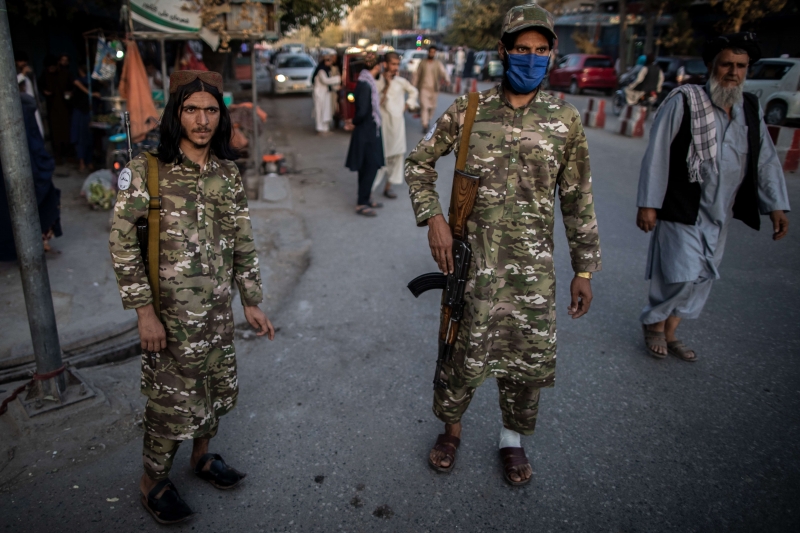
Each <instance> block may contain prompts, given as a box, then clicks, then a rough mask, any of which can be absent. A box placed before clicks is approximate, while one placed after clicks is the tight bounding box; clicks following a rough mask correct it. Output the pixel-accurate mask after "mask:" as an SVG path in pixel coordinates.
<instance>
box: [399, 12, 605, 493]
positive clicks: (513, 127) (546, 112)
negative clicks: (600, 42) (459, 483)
mask: <svg viewBox="0 0 800 533" xmlns="http://www.w3.org/2000/svg"><path fill="white" fill-rule="evenodd" d="M555 38H556V36H555V33H554V30H553V16H552V15H551V14H550V13H549V12H547V11H546V10H544V9H543V8H541V7H540V6H538V5H536V4H526V5H522V6H517V7H514V8H512V9H511V10H509V12H508V13H507V14H506V16H505V19H504V23H503V27H502V34H501V40H500V42H499V43H498V53H499V54H500V57H501V58H502V60H503V66H504V78H503V83H502V84H501V85H498V86H497V87H494V88H492V89H490V90H488V91H482V92H480V93H479V100H478V109H477V114H476V116H475V122H474V125H473V128H472V135H471V137H470V138H469V139H468V140H463V142H462V140H461V139H460V135H461V132H462V128H463V125H464V117H465V112H466V108H467V101H468V99H467V97H460V98H458V99H457V100H456V101H455V103H453V105H451V106H450V108H449V109H448V110H447V111H446V112H445V114H444V115H442V116H441V117H440V118H439V120H438V121H437V122H436V125H435V127H434V128H433V129H432V130H431V132H430V133H428V135H427V136H426V137H425V138H424V139H423V140H422V141H421V142H420V143H419V145H417V147H416V148H415V149H414V150H413V151H412V152H411V155H410V156H409V157H408V159H407V160H406V181H407V182H408V184H409V189H410V196H411V202H412V205H413V207H414V212H415V214H416V220H417V224H418V225H419V226H425V225H427V226H428V241H429V244H430V248H431V253H432V255H433V257H434V259H435V260H436V263H437V264H438V265H439V268H440V270H441V271H442V272H445V273H449V272H452V269H453V256H452V243H453V239H452V234H451V231H450V227H449V226H448V224H447V222H446V221H445V218H444V216H443V215H442V208H441V205H440V204H439V197H438V194H437V192H436V188H435V183H436V179H437V173H436V170H435V164H436V161H437V160H438V159H439V158H440V157H441V156H443V155H446V154H448V153H450V152H451V151H452V150H454V149H455V150H469V152H468V156H467V165H466V169H465V172H466V173H467V174H471V175H474V176H478V177H480V185H479V189H478V195H477V198H476V201H475V207H474V209H473V211H472V214H471V215H470V217H469V219H468V220H467V234H468V242H469V244H470V245H471V246H472V263H471V265H470V268H469V275H468V280H469V281H468V282H467V286H466V291H465V295H464V301H465V303H466V307H465V309H464V315H463V318H462V320H461V327H460V328H459V332H458V337H457V340H456V345H455V350H454V352H453V357H452V359H451V361H450V362H449V363H447V364H445V365H444V369H443V371H442V373H441V375H440V376H439V377H440V379H442V380H443V381H445V382H446V383H447V387H446V388H437V389H436V391H435V393H434V400H433V411H434V413H435V414H436V416H437V417H438V418H439V419H440V420H441V421H442V422H444V423H445V428H444V429H445V431H444V434H443V435H439V437H438V439H437V441H436V444H435V446H434V447H433V449H432V450H431V452H430V455H429V457H428V461H429V463H430V465H431V466H432V467H433V468H434V469H436V470H439V471H443V472H448V471H450V470H451V469H452V468H453V465H454V462H455V458H456V450H457V448H458V446H459V444H460V442H461V441H460V438H461V428H462V426H461V417H462V416H463V414H464V412H465V411H466V410H467V407H468V406H469V403H470V401H471V400H472V397H473V395H474V393H475V390H476V388H477V387H478V386H480V385H481V384H482V383H483V382H484V381H485V380H486V379H487V378H488V377H492V376H494V377H496V378H497V385H498V388H499V392H500V410H501V412H502V418H503V427H502V429H501V431H500V443H499V448H500V455H501V457H502V461H503V474H504V477H505V479H506V480H507V481H508V482H509V483H511V484H512V485H521V484H524V483H527V482H529V481H530V478H531V475H532V470H531V466H530V463H529V462H528V459H527V458H526V456H525V452H524V450H523V448H522V444H521V440H520V437H521V435H532V434H533V432H534V428H535V426H536V418H537V414H538V409H539V391H540V389H541V388H542V387H552V386H553V384H554V380H555V363H556V324H555V307H554V305H555V273H554V270H553V224H554V218H555V213H554V208H555V194H556V190H557V191H558V196H559V199H560V202H561V212H562V214H563V219H564V225H565V226H566V233H567V240H568V242H569V248H570V255H571V257H572V268H573V270H574V271H575V277H574V278H573V280H572V284H571V286H570V293H571V303H570V306H569V309H568V313H569V315H570V316H572V317H573V318H578V317H580V316H583V315H584V314H586V312H587V311H588V310H589V305H590V303H591V300H592V289H591V283H590V279H591V277H592V274H591V273H592V272H595V271H598V270H600V244H599V237H598V231H597V222H596V219H595V213H594V203H593V199H592V183H591V174H590V171H589V151H588V145H587V143H586V137H585V136H584V132H583V126H582V125H581V121H580V114H579V113H578V111H577V110H576V109H575V108H574V107H573V106H572V105H570V104H567V103H565V102H564V101H562V100H559V99H557V98H555V97H553V96H550V95H548V94H547V93H544V92H542V91H539V86H540V84H541V82H542V80H543V79H544V77H545V74H546V73H547V65H548V62H549V55H550V53H551V50H552V47H553V42H554V40H555Z"/></svg>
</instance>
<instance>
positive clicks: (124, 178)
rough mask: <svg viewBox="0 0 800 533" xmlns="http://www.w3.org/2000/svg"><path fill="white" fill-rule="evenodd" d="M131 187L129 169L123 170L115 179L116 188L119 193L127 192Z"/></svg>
mask: <svg viewBox="0 0 800 533" xmlns="http://www.w3.org/2000/svg"><path fill="white" fill-rule="evenodd" d="M130 186H131V169H129V168H123V169H122V171H121V172H120V173H119V178H117V188H118V189H119V190H121V191H127V190H128V188H129V187H130Z"/></svg>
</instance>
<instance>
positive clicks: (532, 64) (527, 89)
mask: <svg viewBox="0 0 800 533" xmlns="http://www.w3.org/2000/svg"><path fill="white" fill-rule="evenodd" d="M506 57H507V58H508V70H507V71H506V79H507V80H508V83H509V85H511V88H512V89H514V91H516V92H517V93H519V94H528V93H532V92H533V91H535V90H536V88H537V87H539V85H540V84H541V83H542V80H543V79H544V75H545V74H546V73H547V65H549V64H550V56H549V55H547V56H539V55H536V54H509V53H506Z"/></svg>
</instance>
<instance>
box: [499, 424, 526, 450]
mask: <svg viewBox="0 0 800 533" xmlns="http://www.w3.org/2000/svg"><path fill="white" fill-rule="evenodd" d="M521 436H522V435H520V434H519V433H517V432H516V431H513V430H511V429H506V428H505V427H503V428H502V429H501V430H500V449H503V448H520V447H522V445H521V444H520V442H519V438H520V437H521Z"/></svg>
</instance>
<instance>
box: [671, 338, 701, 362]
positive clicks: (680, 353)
mask: <svg viewBox="0 0 800 533" xmlns="http://www.w3.org/2000/svg"><path fill="white" fill-rule="evenodd" d="M667 351H668V352H669V354H670V355H674V356H675V357H677V358H678V359H682V360H684V361H686V362H688V363H694V362H695V361H697V353H695V351H694V350H690V349H689V348H687V347H686V345H685V344H683V342H682V341H672V342H668V343H667ZM689 354H692V355H689Z"/></svg>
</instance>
